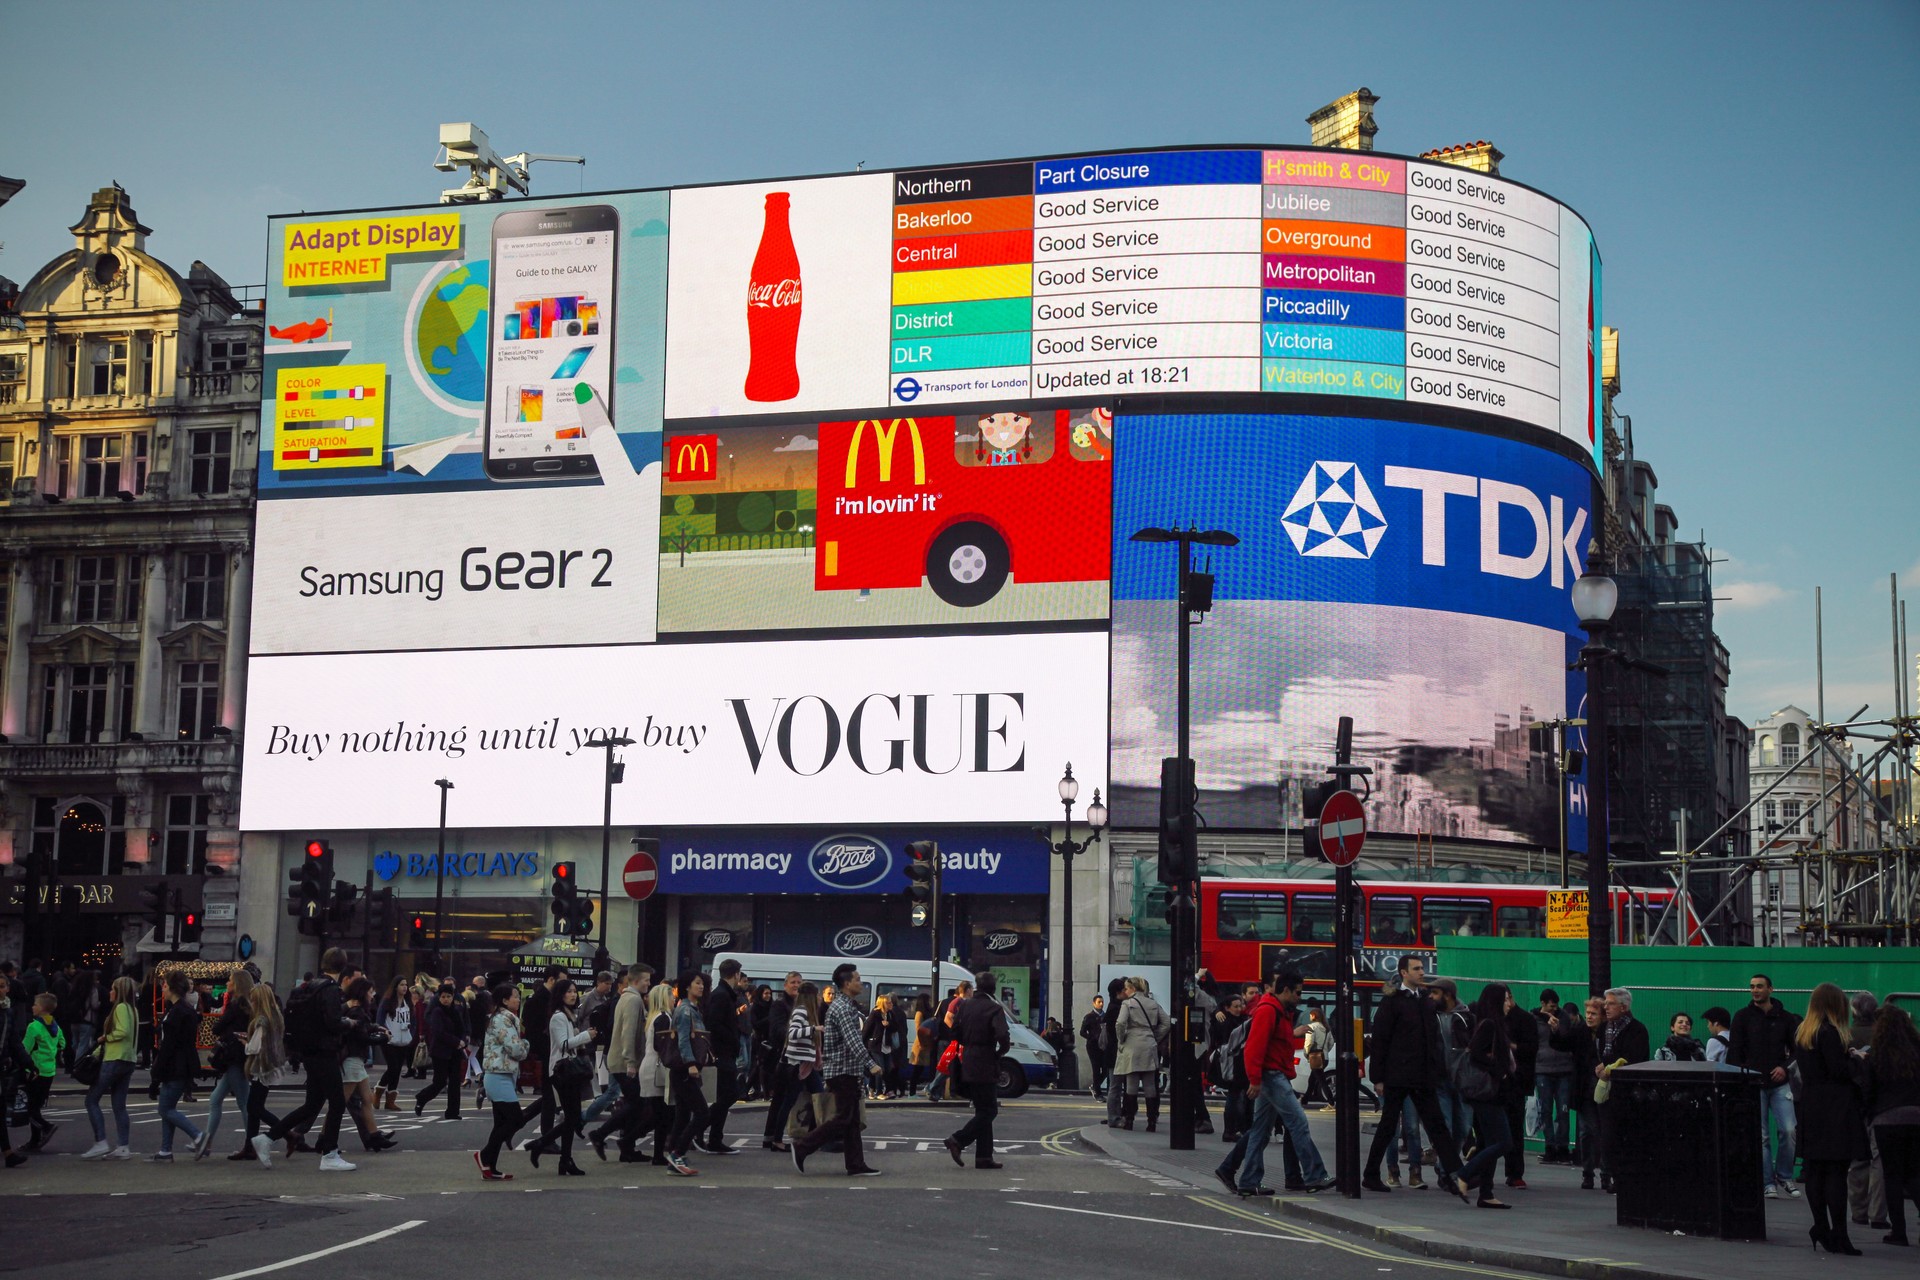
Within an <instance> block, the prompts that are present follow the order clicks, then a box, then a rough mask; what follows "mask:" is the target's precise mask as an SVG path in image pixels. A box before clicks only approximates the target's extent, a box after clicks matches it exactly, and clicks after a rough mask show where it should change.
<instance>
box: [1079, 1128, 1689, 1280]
mask: <svg viewBox="0 0 1920 1280" xmlns="http://www.w3.org/2000/svg"><path fill="white" fill-rule="evenodd" d="M1103 1128H1104V1126H1098V1125H1094V1126H1089V1127H1087V1128H1084V1129H1081V1130H1080V1131H1079V1138H1080V1141H1082V1142H1084V1143H1086V1144H1087V1145H1088V1146H1090V1147H1093V1148H1095V1149H1096V1150H1099V1151H1102V1152H1105V1153H1106V1154H1107V1155H1109V1156H1112V1157H1113V1158H1114V1159H1116V1160H1125V1161H1126V1162H1127V1163H1129V1164H1135V1165H1139V1166H1140V1167H1141V1168H1143V1169H1148V1170H1151V1171H1152V1172H1154V1173H1157V1174H1160V1175H1162V1176H1163V1177H1169V1178H1177V1179H1179V1180H1180V1181H1182V1182H1185V1183H1188V1184H1190V1185H1195V1186H1198V1187H1199V1188H1200V1189H1201V1190H1202V1191H1205V1192H1209V1193H1213V1192H1215V1191H1216V1185H1215V1184H1213V1182H1212V1180H1211V1179H1210V1178H1208V1177H1207V1176H1206V1175H1205V1174H1204V1173H1196V1172H1195V1171H1194V1170H1192V1169H1189V1168H1185V1167H1182V1166H1180V1165H1175V1164H1171V1163H1169V1162H1167V1161H1164V1160H1156V1159H1154V1158H1153V1157H1151V1156H1143V1155H1141V1154H1139V1153H1138V1152H1137V1151H1135V1150H1133V1149H1132V1148H1131V1147H1128V1146H1127V1145H1126V1144H1124V1143H1121V1142H1117V1141H1115V1140H1114V1139H1113V1138H1112V1137H1111V1136H1110V1135H1108V1134H1106V1133H1104V1132H1102V1129H1103ZM1327 1194H1328V1195H1333V1194H1336V1193H1334V1192H1332V1191H1329V1192H1328V1193H1327ZM1221 1198H1222V1199H1225V1198H1226V1197H1225V1196H1224V1195H1222V1197H1221ZM1270 1203H1271V1204H1272V1205H1273V1207H1274V1209H1275V1210H1276V1211H1277V1212H1278V1213H1279V1215H1280V1216H1281V1217H1283V1218H1292V1219H1294V1220H1296V1221H1299V1222H1310V1223H1313V1224H1315V1225H1316V1226H1323V1227H1331V1228H1332V1229H1334V1230H1336V1231H1339V1232H1341V1233H1343V1234H1346V1235H1356V1236H1360V1237H1362V1238H1366V1239H1372V1240H1374V1241H1377V1242H1378V1243H1380V1244H1387V1245H1392V1246H1393V1247H1394V1248H1396V1249H1399V1250H1402V1251H1404V1252H1406V1253H1410V1254H1413V1255H1415V1256H1417V1257H1427V1258H1439V1259H1443V1260H1445V1261H1448V1262H1471V1263H1476V1264H1478V1265H1480V1266H1487V1267H1507V1268H1511V1269H1513V1270H1515V1271H1530V1272H1533V1273H1535V1274H1538V1275H1549V1276H1566V1277H1569V1280H1701V1277H1700V1276H1698V1275H1694V1274H1690V1273H1688V1272H1681V1271H1656V1270H1654V1269H1652V1268H1650V1267H1647V1266H1646V1265H1644V1264H1642V1263H1637V1262H1628V1261H1624V1260H1622V1261H1618V1262H1616V1261H1613V1260H1611V1259H1606V1258H1564V1257H1559V1256H1556V1255H1554V1254H1538V1253H1520V1252H1517V1251H1515V1250H1512V1249H1502V1248H1497V1247H1488V1246H1484V1245H1472V1244H1466V1243H1463V1242H1459V1241H1455V1240H1445V1239H1438V1240H1437V1239H1434V1238H1433V1237H1432V1235H1431V1232H1432V1228H1428V1227H1421V1228H1413V1229H1408V1228H1403V1227H1398V1226H1392V1225H1389V1224H1385V1223H1378V1222H1359V1221H1355V1220H1354V1219H1353V1218H1350V1217H1348V1216H1347V1215H1345V1214H1343V1213H1339V1212H1336V1211H1333V1210H1329V1209H1322V1208H1320V1207H1318V1206H1317V1205H1315V1204H1313V1203H1312V1202H1311V1200H1310V1199H1302V1198H1297V1197H1290V1196H1274V1197H1273V1199H1272V1201H1271V1202H1270Z"/></svg>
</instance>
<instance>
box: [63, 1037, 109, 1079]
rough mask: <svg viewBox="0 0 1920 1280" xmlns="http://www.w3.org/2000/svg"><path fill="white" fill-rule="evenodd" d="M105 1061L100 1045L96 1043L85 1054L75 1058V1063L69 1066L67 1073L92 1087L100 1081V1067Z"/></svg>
mask: <svg viewBox="0 0 1920 1280" xmlns="http://www.w3.org/2000/svg"><path fill="white" fill-rule="evenodd" d="M104 1061H105V1059H104V1058H103V1057H102V1055H101V1052H100V1046H98V1045H95V1046H94V1047H93V1048H92V1049H90V1050H88V1051H87V1052H86V1053H85V1054H84V1055H82V1056H81V1057H79V1058H76V1059H74V1063H73V1065H72V1066H71V1067H68V1068H67V1074H68V1075H70V1076H72V1077H73V1078H74V1079H75V1080H77V1081H79V1082H80V1083H81V1084H83V1085H85V1086H87V1088H89V1089H91V1088H93V1086H94V1085H96V1084H98V1083H99V1081H100V1067H101V1064H102V1063H103V1062H104Z"/></svg>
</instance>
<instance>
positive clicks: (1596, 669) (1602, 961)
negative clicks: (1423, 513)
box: [1573, 543, 1620, 995]
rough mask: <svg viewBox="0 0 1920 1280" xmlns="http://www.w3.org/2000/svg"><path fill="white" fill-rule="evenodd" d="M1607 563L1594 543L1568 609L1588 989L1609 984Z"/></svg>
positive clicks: (1615, 600) (1611, 601)
mask: <svg viewBox="0 0 1920 1280" xmlns="http://www.w3.org/2000/svg"><path fill="white" fill-rule="evenodd" d="M1611 567H1612V566H1611V565H1610V564H1608V562H1607V557H1606V554H1605V553H1604V552H1602V551H1601V550H1600V547H1599V544H1598V543H1594V544H1592V545H1590V546H1589V547H1588V548H1587V571H1586V573H1585V574H1584V575H1583V576H1581V577H1580V578H1579V579H1578V580H1576V581H1575V582H1574V584H1573V611H1574V614H1575V615H1576V616H1577V617H1578V618H1579V619H1580V626H1581V628H1582V629H1583V630H1584V631H1585V632H1586V633H1587V643H1586V644H1585V645H1583V646H1581V649H1580V660H1579V662H1578V663H1577V664H1576V665H1577V666H1579V667H1580V669H1581V670H1583V671H1585V672H1586V673H1587V716H1586V720H1587V992H1588V994H1590V995H1599V994H1600V993H1601V992H1603V991H1605V990H1606V989H1607V988H1608V987H1610V986H1612V985H1613V895H1612V892H1611V890H1610V887H1609V881H1610V880H1611V879H1612V876H1611V873H1610V872H1609V870H1608V867H1607V669H1608V667H1609V665H1610V664H1611V663H1612V662H1613V660H1614V659H1616V658H1618V657H1619V656H1620V655H1619V654H1618V653H1617V652H1615V651H1614V650H1613V649H1611V648H1609V647H1607V645H1606V643H1605V637H1606V634H1607V628H1608V627H1609V626H1611V625H1612V622H1613V611H1614V609H1615V608H1616V607H1617V606H1618V605H1619V603H1620V587H1619V585H1618V584H1617V583H1615V582H1614V580H1613V579H1612V578H1610V577H1608V576H1607V571H1608V570H1609V569H1610V568H1611Z"/></svg>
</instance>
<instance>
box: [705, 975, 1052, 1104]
mask: <svg viewBox="0 0 1920 1280" xmlns="http://www.w3.org/2000/svg"><path fill="white" fill-rule="evenodd" d="M727 960H738V961H739V962H740V967H741V968H742V969H744V970H746V974H747V980H748V981H749V982H752V983H753V984H754V985H755V986H758V985H759V984H760V983H763V982H764V983H766V984H767V985H768V986H769V987H772V988H773V989H774V990H776V991H778V990H779V989H780V987H781V985H782V984H783V983H785V982H786V980H787V975H788V974H789V973H797V974H799V975H800V977H801V978H802V979H803V980H804V981H807V982H811V983H813V984H814V985H815V986H817V987H819V988H820V989H821V990H822V991H826V990H829V989H830V988H831V987H832V986H833V971H834V970H835V969H838V968H839V967H840V966H841V965H843V964H852V965H857V966H859V969H860V977H861V980H862V981H864V982H865V983H866V984H867V1005H868V1007H869V1008H871V1007H872V1003H873V997H875V996H896V997H900V998H902V999H906V1000H911V999H912V998H913V997H914V996H917V995H920V994H922V993H923V992H925V991H926V989H927V980H928V978H930V977H931V976H932V973H933V962H932V961H930V960H883V959H881V958H879V957H878V956H868V957H865V958H864V959H863V958H861V957H858V956H783V955H762V954H757V953H754V952H748V951H722V952H719V953H717V954H716V955H715V956H714V957H713V960H712V962H711V963H712V966H713V972H715V973H718V972H720V965H721V963H722V962H723V961H727ZM972 981H973V975H972V974H971V973H969V972H967V970H965V969H963V968H961V967H960V966H959V965H957V964H949V963H947V962H946V961H942V962H941V964H940V990H939V991H938V992H936V993H935V1000H936V1002H937V1001H938V999H939V998H940V997H941V996H944V995H946V994H947V993H948V992H950V991H952V990H953V989H954V987H955V986H957V985H959V984H960V983H962V982H972ZM1007 1032H1008V1040H1009V1044H1008V1048H1007V1056H1006V1057H1005V1058H1002V1059H1001V1060H1000V1079H999V1081H998V1083H997V1089H998V1092H999V1094H1000V1096H1001V1097H1003V1098H1017V1097H1019V1096H1020V1095H1021V1094H1023V1093H1025V1092H1026V1091H1027V1090H1028V1088H1029V1087H1032V1086H1034V1085H1049V1084H1052V1083H1053V1082H1054V1080H1055V1079H1056V1078H1057V1076H1058V1074H1059V1067H1058V1064H1057V1063H1056V1062H1055V1060H1054V1057H1055V1055H1054V1052H1053V1047H1052V1046H1051V1045H1049V1044H1048V1043H1047V1042H1046V1041H1045V1040H1042V1039H1041V1038H1040V1037H1039V1036H1038V1035H1037V1034H1035V1033H1034V1031H1033V1030H1032V1029H1031V1028H1029V1027H1027V1026H1026V1025H1025V1024H1023V1023H1021V1022H1019V1021H1017V1020H1015V1019H1014V1018H1012V1017H1009V1018H1008V1019H1007Z"/></svg>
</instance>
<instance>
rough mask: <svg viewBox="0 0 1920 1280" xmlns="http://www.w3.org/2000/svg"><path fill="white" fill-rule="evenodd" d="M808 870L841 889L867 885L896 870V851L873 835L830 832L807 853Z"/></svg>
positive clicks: (858, 887)
mask: <svg viewBox="0 0 1920 1280" xmlns="http://www.w3.org/2000/svg"><path fill="white" fill-rule="evenodd" d="M807 870H808V871H809V872H810V873H811V874H812V876H813V878H814V879H815V880H818V881H819V882H820V883H821V884H823V885H825V886H826V887H827V888H829V889H832V890H834V891H836V892H839V893H845V892H847V891H849V890H852V889H865V888H867V887H869V886H871V885H876V884H879V883H880V882H881V881H882V880H884V879H885V878H886V875H887V873H888V872H889V871H891V870H893V852H892V851H891V850H890V849H888V848H887V846H886V843H885V842H884V841H881V840H876V839H874V838H873V837H872V836H828V837H827V838H826V839H825V840H822V841H821V842H820V843H819V844H816V845H815V846H813V850H812V852H810V853H808V854H807Z"/></svg>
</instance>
